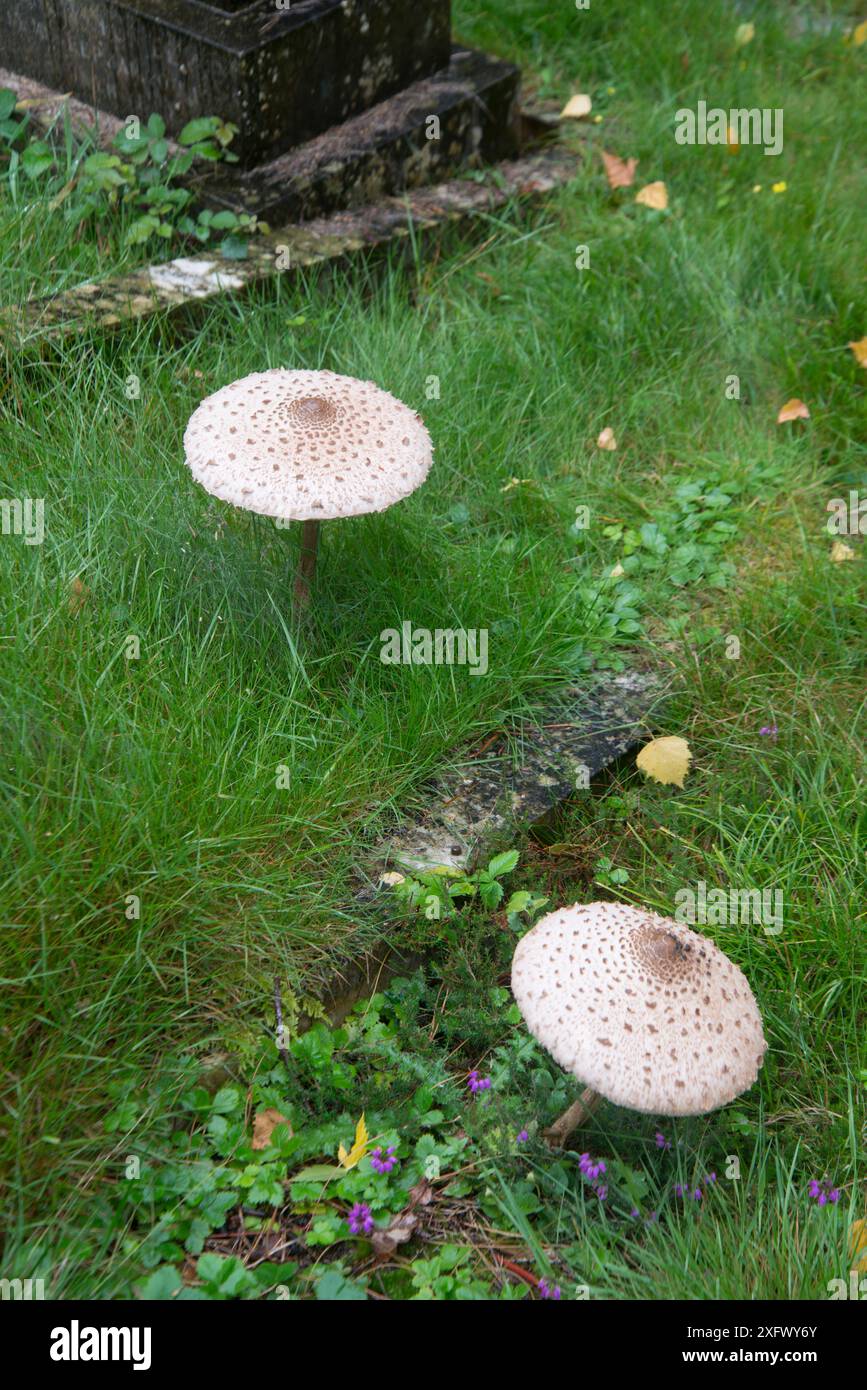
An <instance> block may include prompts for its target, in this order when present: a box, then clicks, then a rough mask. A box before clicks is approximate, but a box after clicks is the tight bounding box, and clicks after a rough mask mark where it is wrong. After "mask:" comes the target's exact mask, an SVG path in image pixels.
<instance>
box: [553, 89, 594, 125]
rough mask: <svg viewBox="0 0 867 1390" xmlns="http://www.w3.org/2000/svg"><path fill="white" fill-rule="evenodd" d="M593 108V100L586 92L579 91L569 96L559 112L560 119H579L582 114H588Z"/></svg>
mask: <svg viewBox="0 0 867 1390" xmlns="http://www.w3.org/2000/svg"><path fill="white" fill-rule="evenodd" d="M592 110H593V102H592V101H591V100H590V98H589V96H588V95H587V93H586V92H579V93H577V94H576V95H575V96H574V97H570V98H569V100H568V101H567V102H566V105H565V106H564V107H563V110H562V111H561V112H560V120H561V121H580V120H581V119H582V118H583V117H584V116H589V115H590V112H591V111H592Z"/></svg>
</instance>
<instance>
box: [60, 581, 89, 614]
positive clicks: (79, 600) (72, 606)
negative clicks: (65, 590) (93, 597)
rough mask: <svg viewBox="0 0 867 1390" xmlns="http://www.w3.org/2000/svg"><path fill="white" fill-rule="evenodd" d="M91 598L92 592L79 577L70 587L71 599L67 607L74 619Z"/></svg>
mask: <svg viewBox="0 0 867 1390" xmlns="http://www.w3.org/2000/svg"><path fill="white" fill-rule="evenodd" d="M89 598H90V590H89V589H88V587H87V585H86V584H85V583H84V582H83V581H82V580H81V579H79V578H78V577H77V576H76V578H75V579H73V581H72V583H71V584H70V586H69V597H68V599H67V601H66V606H67V608H68V609H69V611H70V613H71V614H72V616H73V617H76V616H77V615H78V614H79V613H80V612H81V610H82V608H83V607H84V605H85V604H86V603H87V600H88V599H89Z"/></svg>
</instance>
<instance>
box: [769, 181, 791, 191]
mask: <svg viewBox="0 0 867 1390" xmlns="http://www.w3.org/2000/svg"><path fill="white" fill-rule="evenodd" d="M788 186H789V185H788V184H787V183H786V180H785V179H780V182H779V183H772V184H771V192H772V193H785V191H786V189H787V188H788Z"/></svg>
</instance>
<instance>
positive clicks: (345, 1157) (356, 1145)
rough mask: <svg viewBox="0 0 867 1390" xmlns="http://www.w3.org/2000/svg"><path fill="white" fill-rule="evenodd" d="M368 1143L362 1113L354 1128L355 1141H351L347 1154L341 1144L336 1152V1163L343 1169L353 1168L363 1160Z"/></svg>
mask: <svg viewBox="0 0 867 1390" xmlns="http://www.w3.org/2000/svg"><path fill="white" fill-rule="evenodd" d="M369 1142H370V1139H369V1135H368V1133H367V1125H366V1124H365V1122H364V1114H363V1113H362V1116H361V1119H360V1120H359V1121H358V1124H357V1125H356V1126H355V1139H354V1141H353V1144H352V1148H351V1149H350V1150H349V1152H348V1153H347V1152H346V1149H345V1148H344V1147H343V1145H342V1144H341V1145H340V1148H339V1149H338V1150H337V1159H338V1162H339V1163H340V1164H341V1166H342V1167H344V1168H354V1167H355V1165H356V1163H360V1162H361V1160H362V1159H363V1158H364V1154H365V1151H366V1149H367V1146H368V1143H369Z"/></svg>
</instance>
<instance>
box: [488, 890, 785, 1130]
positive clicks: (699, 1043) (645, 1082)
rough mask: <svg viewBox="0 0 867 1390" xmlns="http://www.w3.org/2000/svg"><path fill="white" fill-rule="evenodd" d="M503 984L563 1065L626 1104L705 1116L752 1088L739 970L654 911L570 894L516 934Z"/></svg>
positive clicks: (749, 1005) (759, 1051) (752, 1012)
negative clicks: (575, 899)
mask: <svg viewBox="0 0 867 1390" xmlns="http://www.w3.org/2000/svg"><path fill="white" fill-rule="evenodd" d="M512 991H513V993H514V996H515V999H516V1000H517V1003H518V1007H519V1008H520V1010H521V1013H522V1014H523V1016H524V1019H525V1021H526V1023H527V1027H528V1028H529V1030H530V1032H531V1033H532V1034H533V1036H534V1037H535V1038H537V1039H538V1041H539V1042H540V1043H541V1044H542V1046H543V1047H545V1048H547V1050H548V1051H549V1052H550V1053H551V1055H552V1057H554V1058H555V1059H556V1060H557V1061H558V1062H559V1063H560V1065H561V1067H564V1068H566V1070H567V1071H570V1072H572V1073H574V1075H575V1076H577V1077H578V1078H579V1079H580V1080H581V1081H583V1082H584V1083H585V1085H587V1086H592V1088H593V1089H594V1090H595V1091H599V1092H600V1094H601V1095H603V1096H606V1097H607V1099H608V1100H611V1101H614V1103H615V1104H616V1105H626V1106H629V1107H630V1108H631V1109H632V1110H643V1111H646V1112H647V1113H648V1114H653V1115H703V1114H706V1112H707V1111H709V1110H716V1109H717V1108H718V1107H719V1106H720V1105H726V1104H727V1103H728V1102H729V1101H730V1100H734V1098H735V1096H738V1095H740V1093H741V1091H745V1090H747V1088H748V1087H749V1086H752V1084H753V1082H754V1081H755V1079H756V1077H757V1076H758V1072H759V1067H760V1066H761V1065H762V1061H763V1060H764V1054H765V1049H766V1047H767V1044H766V1042H765V1039H764V1035H763V1032H762V1018H761V1014H760V1013H759V1010H758V1006H757V1004H756V1001H755V999H754V997H753V992H752V990H751V989H750V987H749V984H748V983H747V979H746V976H745V975H744V974H743V972H742V971H741V970H739V969H738V967H737V966H736V965H735V964H734V963H733V962H732V961H730V960H729V958H728V956H726V955H724V954H723V952H722V951H721V950H720V949H719V947H718V946H715V945H714V943H713V942H712V941H710V940H708V939H707V937H704V936H700V935H699V934H698V933H697V932H694V931H690V929H689V927H685V926H682V925H681V923H679V922H675V921H673V920H672V919H671V918H669V917H659V916H657V914H656V913H655V912H644V911H642V910H641V909H639V908H635V907H626V906H624V905H622V904H620V903H588V904H581V903H576V904H575V905H574V906H573V907H567V908H563V909H562V910H561V911H559V912H550V913H548V915H547V916H546V917H543V918H542V919H541V920H540V921H539V922H537V923H536V925H535V927H533V929H532V931H529V932H527V935H526V936H524V937H522V939H521V940H520V941H519V942H518V946H517V949H516V951H515V956H514V959H513V961H512Z"/></svg>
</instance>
